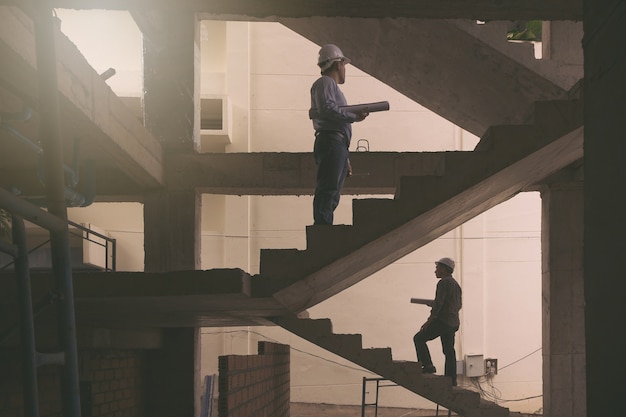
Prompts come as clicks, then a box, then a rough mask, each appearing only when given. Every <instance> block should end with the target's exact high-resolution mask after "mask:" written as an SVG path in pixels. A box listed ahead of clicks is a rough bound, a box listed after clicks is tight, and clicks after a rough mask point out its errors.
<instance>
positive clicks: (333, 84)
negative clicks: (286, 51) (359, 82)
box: [309, 44, 369, 225]
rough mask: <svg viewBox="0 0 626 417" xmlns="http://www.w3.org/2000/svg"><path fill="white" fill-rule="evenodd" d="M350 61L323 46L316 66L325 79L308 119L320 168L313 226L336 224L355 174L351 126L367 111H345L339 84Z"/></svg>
mask: <svg viewBox="0 0 626 417" xmlns="http://www.w3.org/2000/svg"><path fill="white" fill-rule="evenodd" d="M349 63H350V59H348V58H346V57H345V56H344V55H343V53H342V52H341V50H340V49H339V48H338V47H337V46H335V45H332V44H328V45H324V46H322V49H320V52H319V57H318V60H317V65H318V66H319V67H320V71H321V74H322V76H321V77H320V78H318V79H317V80H316V81H315V82H314V83H313V86H312V87H311V109H310V110H309V117H310V118H311V119H312V120H313V128H314V129H315V145H314V147H313V155H314V156H315V164H316V165H317V185H316V187H315V197H314V198H313V224H316V225H319V224H333V214H334V211H335V209H336V208H337V205H338V204H339V198H340V197H341V189H342V188H343V182H344V180H345V179H346V177H347V176H350V175H352V168H351V167H350V160H349V151H348V147H349V146H350V139H351V137H352V126H351V123H354V122H360V121H362V120H364V119H365V118H366V117H367V115H368V114H369V113H368V111H367V110H361V111H357V112H354V113H353V112H350V111H347V110H345V109H342V108H341V106H346V105H347V102H346V98H345V97H344V95H343V93H342V92H341V90H340V89H339V84H343V83H344V82H345V81H346V65H347V64H349Z"/></svg>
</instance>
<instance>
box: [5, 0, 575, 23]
mask: <svg viewBox="0 0 626 417" xmlns="http://www.w3.org/2000/svg"><path fill="white" fill-rule="evenodd" d="M0 1H3V2H5V3H7V2H9V3H10V2H11V1H15V0H0ZM52 3H53V5H54V7H58V8H68V9H110V10H132V9H136V10H142V11H148V10H178V11H193V12H197V13H201V14H207V18H208V17H209V16H210V18H214V19H215V18H222V19H225V20H249V19H250V20H257V19H262V20H272V19H274V18H276V17H294V18H300V17H313V16H325V17H362V18H395V17H414V18H431V19H480V20H518V19H520V20H524V19H526V20H530V19H541V20H582V0H526V1H520V0H471V1H467V0H385V1H381V0H342V1H337V0H316V1H311V0H263V1H259V0H210V1H209V0H53V1H52Z"/></svg>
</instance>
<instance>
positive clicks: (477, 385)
mask: <svg viewBox="0 0 626 417" xmlns="http://www.w3.org/2000/svg"><path fill="white" fill-rule="evenodd" d="M233 333H252V334H256V335H257V336H260V337H261V338H263V339H264V340H266V341H269V342H275V343H281V344H282V342H281V341H279V340H276V339H274V338H271V337H269V336H266V335H264V334H263V333H260V332H257V331H254V330H230V331H219V332H202V334H233ZM289 348H290V349H291V350H293V351H296V352H299V353H302V354H304V355H308V356H311V357H314V358H317V359H320V360H323V361H325V362H329V363H332V364H334V365H338V366H341V367H343V368H347V369H350V370H353V371H359V372H365V373H368V374H370V375H377V374H376V373H374V372H372V371H370V370H368V369H364V368H357V367H354V366H350V365H346V364H343V363H339V362H337V361H334V360H332V359H328V358H324V357H322V356H319V355H316V354H314V353H311V352H306V351H304V350H301V349H297V348H295V347H293V346H291V345H290V346H289ZM540 350H541V348H538V349H535V350H534V351H532V352H531V353H529V354H527V355H525V356H523V357H521V358H519V359H517V360H515V361H513V362H511V363H509V364H508V365H505V366H503V367H501V368H499V370H500V371H501V370H502V369H505V368H507V367H509V366H511V365H514V364H516V363H518V362H520V361H522V360H524V359H526V358H528V357H529V356H531V355H533V354H535V353H537V352H539V351H540ZM489 376H490V375H483V376H479V377H471V378H470V383H471V385H472V386H473V387H474V389H475V390H476V391H477V392H478V393H479V394H480V396H481V397H482V398H484V399H485V400H488V401H491V402H493V403H496V404H498V403H505V402H517V401H527V400H532V399H535V398H541V397H543V394H540V395H534V396H530V397H524V398H515V399H503V398H502V392H501V391H500V390H499V389H498V388H497V387H496V386H495V385H494V384H493V380H492V378H489ZM483 384H487V385H488V388H485V387H484V386H483ZM334 385H337V384H334ZM341 385H356V384H341ZM302 387H307V385H303V386H302Z"/></svg>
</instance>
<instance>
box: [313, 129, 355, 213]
mask: <svg viewBox="0 0 626 417" xmlns="http://www.w3.org/2000/svg"><path fill="white" fill-rule="evenodd" d="M348 155H349V152H348V144H347V140H346V139H345V138H344V136H343V135H342V134H341V133H339V132H331V131H322V132H319V133H318V134H317V135H316V137H315V145H314V147H313V156H314V157H315V164H316V165H317V186H316V187H315V197H314V198H313V223H314V224H333V217H334V216H333V215H334V212H335V209H336V208H337V206H338V205H339V198H340V197H341V189H342V188H343V183H344V181H345V179H346V176H347V174H348Z"/></svg>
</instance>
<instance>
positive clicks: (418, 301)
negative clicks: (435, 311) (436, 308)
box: [411, 298, 435, 305]
mask: <svg viewBox="0 0 626 417" xmlns="http://www.w3.org/2000/svg"><path fill="white" fill-rule="evenodd" d="M433 301H435V300H428V299H426V298H411V303H413V304H424V305H429V304H432V303H433Z"/></svg>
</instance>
